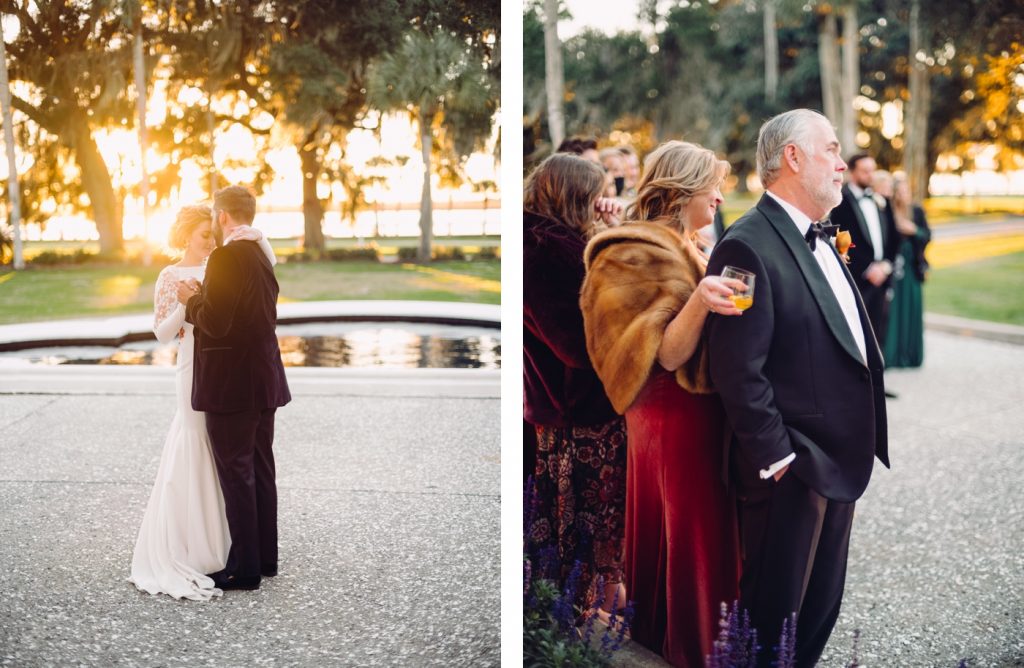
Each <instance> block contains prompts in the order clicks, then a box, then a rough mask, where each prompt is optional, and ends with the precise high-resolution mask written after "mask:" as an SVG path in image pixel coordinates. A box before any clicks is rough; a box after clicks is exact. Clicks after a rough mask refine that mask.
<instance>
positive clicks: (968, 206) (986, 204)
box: [722, 192, 1024, 226]
mask: <svg viewBox="0 0 1024 668" xmlns="http://www.w3.org/2000/svg"><path fill="white" fill-rule="evenodd" d="M758 199H759V196H754V195H752V194H750V193H737V192H732V193H727V194H726V195H725V202H724V203H723V204H722V215H723V216H724V217H725V222H726V224H729V223H732V222H735V220H736V219H737V218H739V217H740V216H742V215H743V214H744V213H746V211H747V209H749V208H750V207H752V206H754V205H755V204H757V200H758ZM924 208H925V213H926V215H927V216H928V223H929V224H930V225H932V226H935V225H945V224H948V223H971V222H979V223H983V222H991V221H997V220H1003V219H1005V218H1006V217H1007V216H1022V215H1024V197H1015V196H1005V197H929V198H928V199H927V200H925V203H924Z"/></svg>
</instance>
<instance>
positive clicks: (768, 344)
mask: <svg viewBox="0 0 1024 668" xmlns="http://www.w3.org/2000/svg"><path fill="white" fill-rule="evenodd" d="M757 169H758V173H759V176H760V177H761V182H762V183H763V184H764V186H765V187H766V188H767V192H766V193H765V194H764V196H763V197H761V200H760V201H759V202H758V203H757V205H756V206H755V207H754V208H753V209H751V210H750V211H748V212H747V213H746V214H744V216H743V217H742V218H740V219H739V220H738V221H737V222H736V223H735V224H734V225H732V226H731V227H730V228H729V229H728V230H726V232H725V234H724V236H723V238H722V240H721V241H720V242H719V243H718V245H717V246H715V250H714V252H713V253H712V255H711V259H710V263H709V264H708V269H707V275H709V276H712V275H718V274H721V273H722V269H723V267H725V266H726V265H732V266H734V267H738V268H741V269H746V270H748V271H751V272H753V273H754V274H755V275H756V276H757V280H756V284H755V293H754V305H753V306H752V307H751V308H750V309H749V310H748V311H746V312H745V313H744V314H743V317H740V318H719V317H711V318H709V321H708V333H707V334H708V345H709V353H710V370H711V378H712V381H713V382H714V385H715V387H716V389H717V390H718V392H719V393H720V395H721V397H722V401H723V403H724V404H725V409H726V413H727V415H728V418H729V423H730V427H731V430H732V436H731V442H730V444H729V474H730V476H731V479H732V482H733V483H734V485H735V489H736V493H737V498H738V510H739V527H740V544H741V548H742V556H743V568H742V575H741V579H740V603H741V605H742V606H743V607H744V608H746V609H747V610H749V612H750V615H751V621H752V623H753V625H754V626H755V627H756V628H757V630H758V640H759V641H760V644H761V645H762V646H763V647H764V648H765V650H764V651H762V652H761V654H760V655H759V657H758V661H759V663H758V665H761V666H768V665H771V664H770V662H771V659H772V658H773V657H774V656H775V652H774V651H773V649H774V647H775V646H777V645H778V641H779V636H780V634H781V631H782V625H783V620H784V619H788V618H789V616H790V615H791V614H793V613H796V619H797V623H796V665H797V666H813V665H814V664H815V662H817V660H818V658H819V657H820V656H821V653H822V650H823V649H824V648H825V644H826V642H827V641H828V638H829V635H830V634H831V633H832V627H833V626H834V625H835V622H836V617H838V615H839V606H840V603H841V601H842V597H843V585H844V581H845V578H846V559H847V551H848V547H849V540H850V527H851V524H852V521H853V508H854V502H855V501H856V500H857V499H858V498H859V497H860V495H861V494H862V493H863V492H864V489H865V487H866V486H867V484H868V480H869V479H870V477H871V469H872V465H873V461H874V457H876V456H877V457H878V458H879V459H880V460H881V461H882V463H883V464H885V465H886V466H888V465H889V459H888V449H887V435H886V415H885V397H884V395H883V391H884V388H883V385H882V359H881V354H880V351H879V348H878V343H877V342H876V340H875V337H874V334H873V333H872V329H871V323H870V321H869V320H868V316H867V313H866V312H865V310H864V303H863V302H862V301H861V299H860V297H859V294H858V292H857V289H856V287H855V285H854V282H853V279H852V277H851V276H850V272H849V271H847V270H846V266H845V264H843V262H842V260H841V259H840V257H839V256H838V255H837V253H836V251H835V249H834V247H833V246H832V243H831V241H830V240H829V237H828V235H827V232H826V231H825V230H823V229H822V228H821V226H820V225H819V224H818V223H817V222H815V221H819V220H821V219H822V218H824V217H825V216H826V215H827V214H828V213H829V211H831V210H832V208H833V207H835V206H836V205H837V204H838V203H839V201H840V188H841V187H842V177H843V171H844V170H845V169H846V164H845V163H844V162H843V160H842V158H841V157H840V153H839V141H838V140H837V139H836V134H835V131H834V129H833V128H832V125H831V124H830V123H829V122H828V119H826V118H825V117H824V116H822V115H821V114H818V113H817V112H813V111H810V110H807V109H797V110H793V111H788V112H786V113H783V114H780V115H778V116H775V117H774V118H772V119H770V120H768V121H767V122H766V123H765V124H764V125H763V126H761V132H760V135H759V136H758V140H757Z"/></svg>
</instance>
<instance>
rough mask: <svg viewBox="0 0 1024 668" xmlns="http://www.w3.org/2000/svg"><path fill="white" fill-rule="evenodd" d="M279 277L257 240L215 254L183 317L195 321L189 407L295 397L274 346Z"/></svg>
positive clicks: (258, 404) (264, 403)
mask: <svg viewBox="0 0 1024 668" xmlns="http://www.w3.org/2000/svg"><path fill="white" fill-rule="evenodd" d="M278 290H279V288H278V285H277V279H276V278H275V277H274V270H273V268H272V267H271V266H270V261H269V260H267V257H266V256H265V255H264V254H263V251H262V250H260V247H259V244H257V243H256V242H254V241H233V242H231V243H229V244H228V245H226V246H222V247H221V248H218V249H216V250H214V251H213V253H211V254H210V259H209V261H208V262H207V264H206V277H205V279H204V280H203V287H202V290H201V292H200V293H199V294H197V295H195V296H193V297H192V298H191V299H189V300H188V304H186V306H185V320H187V321H188V322H190V323H192V324H193V325H195V361H194V362H193V379H192V408H193V409H195V410H197V411H204V412H211V413H233V412H236V411H246V410H264V409H267V408H276V407H279V406H284V405H285V404H287V403H288V402H289V401H291V394H290V393H289V392H288V382H287V381H286V380H285V375H284V365H283V364H282V363H281V350H280V349H279V348H278V345H277V334H276V332H275V327H276V325H277V293H278Z"/></svg>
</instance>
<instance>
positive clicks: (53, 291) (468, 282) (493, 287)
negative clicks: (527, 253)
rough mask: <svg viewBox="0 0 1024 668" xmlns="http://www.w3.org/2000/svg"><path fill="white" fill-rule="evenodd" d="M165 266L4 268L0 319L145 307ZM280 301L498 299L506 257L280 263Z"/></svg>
mask: <svg viewBox="0 0 1024 668" xmlns="http://www.w3.org/2000/svg"><path fill="white" fill-rule="evenodd" d="M160 269H161V267H141V266H134V265H106V266H99V265H77V266H62V267H48V268H33V269H28V270H25V271H21V272H12V271H7V270H0V324H10V323H16V322H30V321H40V320H56V319H63V318H81V317H97V316H112V315H121V314H128V313H147V312H150V311H152V309H153V287H154V285H155V283H156V278H157V275H158V274H159V273H160ZM276 272H277V277H278V282H279V283H280V285H281V302H288V301H320V300H335V299H415V300H429V301H462V302H480V303H485V304H498V303H500V302H501V283H500V276H501V263H500V261H498V260H477V261H475V262H436V263H434V264H431V265H429V266H422V267H421V266H417V265H412V264H379V263H377V262H316V263H312V262H311V263H291V264H279V265H278V266H277V268H276Z"/></svg>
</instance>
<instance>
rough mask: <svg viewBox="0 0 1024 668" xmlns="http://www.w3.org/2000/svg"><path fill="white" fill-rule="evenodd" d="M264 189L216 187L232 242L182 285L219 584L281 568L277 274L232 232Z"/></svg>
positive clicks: (282, 396)
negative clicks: (219, 494) (207, 453)
mask: <svg viewBox="0 0 1024 668" xmlns="http://www.w3.org/2000/svg"><path fill="white" fill-rule="evenodd" d="M255 215H256V199H255V198H254V197H253V195H252V193H250V192H249V191H248V190H247V189H245V188H243V187H241V186H230V187H227V188H224V189H222V190H219V191H217V193H216V194H215V195H214V200H213V220H214V227H215V228H219V230H220V232H221V233H222V234H223V240H224V243H223V245H222V246H221V247H220V248H217V249H216V250H214V251H213V253H211V254H210V259H209V260H208V261H207V265H206V276H205V278H204V280H203V285H202V288H201V290H199V291H198V292H197V291H196V290H195V289H194V288H193V287H189V286H185V285H181V286H179V290H178V298H179V300H182V301H185V303H186V305H185V320H187V321H188V322H190V323H192V324H193V325H195V361H194V367H193V370H194V373H193V380H192V408H194V409H195V410H197V411H203V412H204V413H206V428H207V431H208V432H209V434H210V442H211V444H212V447H213V456H214V460H215V461H216V463H217V475H218V477H219V478H220V485H221V490H222V491H223V493H224V510H225V513H226V515H227V520H228V528H229V530H230V533H231V551H230V552H229V553H228V560H227V564H226V566H225V568H224V570H223V571H219V572H217V573H213V574H211V575H210V577H212V578H213V579H214V582H215V583H216V585H217V586H218V587H220V588H221V589H258V588H259V586H260V578H261V576H267V577H271V576H274V575H277V486H276V483H275V481H274V477H275V472H274V453H273V450H272V446H273V441H274V414H275V411H276V410H277V408H278V407H280V406H284V405H285V404H287V403H288V402H289V401H290V400H291V394H290V393H289V392H288V383H287V381H286V380H285V375H284V365H283V364H282V363H281V351H280V349H279V348H278V345H277V334H276V332H275V327H276V324H277V294H278V285H277V279H276V278H275V277H274V270H273V268H272V267H271V265H270V261H269V260H268V259H267V257H266V255H264V254H263V251H262V250H261V249H260V247H259V244H257V243H256V242H254V241H247V240H241V239H238V240H233V239H232V233H233V232H234V231H235V230H238V229H240V228H243V227H247V226H249V225H251V224H252V221H253V218H254V217H255Z"/></svg>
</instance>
